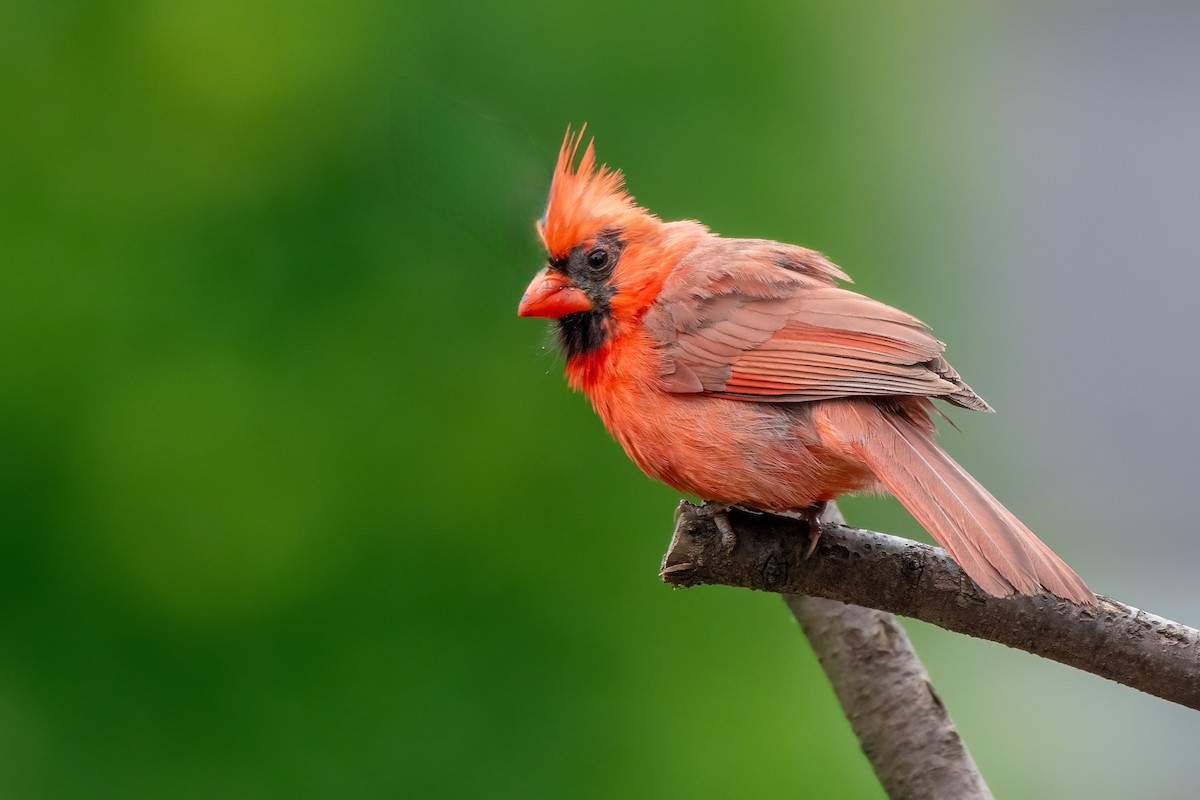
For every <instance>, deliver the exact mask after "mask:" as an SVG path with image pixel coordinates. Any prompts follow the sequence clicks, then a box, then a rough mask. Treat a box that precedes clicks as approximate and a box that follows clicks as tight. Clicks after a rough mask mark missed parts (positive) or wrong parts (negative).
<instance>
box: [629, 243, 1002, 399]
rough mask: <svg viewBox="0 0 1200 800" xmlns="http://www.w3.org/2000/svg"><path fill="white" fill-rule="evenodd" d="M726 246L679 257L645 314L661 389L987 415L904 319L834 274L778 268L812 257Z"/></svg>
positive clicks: (938, 349) (765, 247)
mask: <svg viewBox="0 0 1200 800" xmlns="http://www.w3.org/2000/svg"><path fill="white" fill-rule="evenodd" d="M718 241H719V242H729V241H731V240H718ZM734 241H736V242H738V244H737V245H736V246H734V247H732V249H729V248H724V249H723V248H721V247H718V246H715V245H714V246H712V247H710V248H708V249H704V250H701V251H700V252H698V253H697V254H696V255H695V256H693V257H689V258H687V259H684V261H683V262H681V264H680V265H679V267H677V268H676V270H675V271H674V272H673V273H672V276H671V277H670V278H669V279H668V281H667V283H666V284H665V285H664V287H663V289H662V291H661V292H660V295H659V300H658V301H657V302H656V303H655V305H654V306H653V307H652V308H651V309H650V311H649V312H647V316H646V327H647V329H648V330H649V331H650V332H651V333H652V335H653V336H654V337H655V338H656V339H657V340H658V343H659V345H660V349H661V353H662V355H663V369H662V372H661V381H662V386H663V388H664V389H665V390H667V391H670V392H681V393H696V392H707V393H712V394H720V395H726V396H729V397H734V398H737V399H741V400H749V401H758V402H805V401H810V400H819V399H827V398H833V397H851V396H871V395H921V396H926V397H942V398H944V399H946V400H948V401H949V402H951V403H955V404H957V405H961V406H964V407H966V408H975V409H979V410H990V409H989V407H988V405H987V403H985V402H984V401H983V399H982V398H980V397H979V396H978V395H977V394H975V392H974V391H973V390H972V389H971V388H970V387H969V386H967V385H966V384H965V383H963V381H962V379H961V378H959V376H958V373H957V372H955V371H954V369H953V368H952V367H951V366H950V365H949V364H948V363H947V362H946V360H945V359H944V358H943V357H942V352H943V350H944V349H945V345H943V344H942V343H941V342H940V341H938V340H937V339H936V338H934V337H933V336H932V335H931V334H930V333H929V328H928V326H927V325H925V323H923V322H921V321H920V320H919V319H917V318H916V317H914V316H912V315H910V314H906V313H905V312H903V311H900V310H899V309H896V308H892V307H891V306H888V305H886V304H884V303H881V302H879V301H878V300H873V299H871V298H869V297H866V296H864V295H860V294H857V293H855V292H852V291H850V290H848V289H843V288H840V287H838V286H836V285H834V284H833V278H834V277H842V275H841V273H840V272H836V273H835V272H832V271H831V270H830V269H827V268H824V267H822V269H821V270H819V271H813V270H805V269H799V268H794V267H792V266H789V264H792V263H795V262H797V261H798V260H800V259H802V258H807V257H809V256H805V255H804V254H811V252H812V251H805V250H803V249H802V248H794V250H796V251H799V255H795V256H794V257H792V261H788V260H787V259H786V258H784V257H783V256H781V255H780V254H781V252H784V251H783V250H781V249H780V248H786V246H783V245H777V244H775V243H759V242H757V241H756V240H734ZM787 252H791V251H790V250H788V251H787ZM822 263H826V264H827V263H828V262H822ZM832 269H833V270H836V268H835V267H834V268H832Z"/></svg>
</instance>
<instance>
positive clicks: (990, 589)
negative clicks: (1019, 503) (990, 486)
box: [847, 404, 1096, 605]
mask: <svg viewBox="0 0 1200 800" xmlns="http://www.w3.org/2000/svg"><path fill="white" fill-rule="evenodd" d="M856 405H857V404H856ZM847 410H852V411H853V412H854V413H853V414H852V415H848V416H853V417H856V418H857V420H858V422H859V424H860V425H861V426H862V429H861V430H860V431H859V433H860V434H861V435H859V436H854V437H852V439H851V441H852V444H851V446H852V448H853V449H854V450H855V452H856V453H857V454H858V455H859V456H860V457H861V458H862V459H863V460H864V461H865V462H866V463H867V465H868V466H869V467H870V468H871V471H872V472H874V473H875V475H876V476H877V477H878V478H879V480H880V482H881V483H882V484H883V485H884V486H885V487H887V489H888V491H889V492H891V493H892V494H893V495H895V496H896V499H898V500H899V501H900V502H901V504H903V505H904V507H905V508H907V509H908V511H909V513H911V514H912V515H913V516H914V517H916V519H917V521H918V522H920V523H921V525H923V526H924V527H925V529H926V530H927V531H929V533H930V534H931V535H932V536H933V538H934V539H936V540H937V541H938V543H939V544H941V545H942V547H944V548H946V551H947V552H948V553H949V554H950V556H951V557H952V558H953V559H954V560H955V561H956V562H958V564H959V565H960V566H961V567H962V568H963V569H964V570H965V571H966V573H967V574H968V575H970V576H971V578H972V579H973V580H974V581H975V582H976V583H977V584H979V586H980V588H982V589H983V590H984V591H985V592H987V593H988V594H992V595H996V596H998V597H1007V596H1009V595H1012V594H1037V593H1038V592H1039V591H1041V589H1042V588H1043V587H1044V588H1045V589H1048V590H1049V591H1050V592H1052V593H1054V594H1056V595H1058V596H1059V597H1063V598H1066V599H1068V600H1072V601H1074V602H1076V603H1080V604H1083V605H1092V604H1094V603H1095V602H1096V597H1095V595H1094V594H1092V592H1091V590H1089V589H1088V588H1087V585H1086V584H1084V582H1083V580H1082V579H1081V578H1080V577H1079V576H1078V575H1076V574H1075V572H1074V570H1072V569H1071V568H1070V567H1068V566H1067V565H1066V564H1065V563H1064V562H1063V560H1062V559H1060V558H1059V557H1058V556H1057V555H1055V554H1054V552H1053V551H1052V550H1051V549H1050V548H1049V547H1047V546H1046V545H1045V544H1044V543H1043V542H1042V540H1041V539H1039V538H1038V537H1037V536H1035V535H1034V533H1033V532H1032V531H1031V530H1029V528H1027V527H1025V525H1024V524H1023V523H1022V522H1021V521H1020V520H1019V519H1017V518H1016V516H1014V515H1013V514H1012V512H1010V511H1009V510H1008V509H1006V508H1005V507H1004V506H1003V505H1001V504H1000V501H998V500H997V499H996V498H995V497H993V496H992V495H991V493H990V492H988V490H987V489H985V488H983V486H982V485H980V483H979V482H978V481H977V480H975V479H974V478H973V477H971V475H970V474H969V473H968V472H967V471H966V470H965V469H963V468H962V467H961V466H959V465H958V463H957V462H955V461H954V459H952V458H951V457H950V456H949V455H948V454H947V453H946V451H944V450H942V448H941V447H939V446H938V444H937V442H935V441H934V440H933V437H932V435H931V434H930V433H929V432H928V431H927V430H925V429H924V428H922V427H921V426H919V425H917V424H914V423H913V422H912V421H910V420H909V419H906V418H905V417H904V416H901V415H898V414H894V413H891V412H888V411H884V410H883V409H879V408H877V407H868V408H864V407H863V406H862V405H857V408H854V409H847Z"/></svg>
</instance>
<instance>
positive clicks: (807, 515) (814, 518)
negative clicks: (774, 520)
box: [775, 500, 829, 561]
mask: <svg viewBox="0 0 1200 800" xmlns="http://www.w3.org/2000/svg"><path fill="white" fill-rule="evenodd" d="M827 505H829V501H828V500H818V501H817V502H815V503H813V504H812V505H811V506H809V507H808V508H802V509H800V510H799V511H777V512H775V514H776V515H777V516H780V517H787V518H788V519H799V520H803V521H805V522H807V523H808V548H807V549H805V551H804V560H805V561H807V560H808V559H809V558H811V557H812V554H813V552H814V551H815V550H816V549H817V542H819V541H821V515H822V514H824V513H825V506H827Z"/></svg>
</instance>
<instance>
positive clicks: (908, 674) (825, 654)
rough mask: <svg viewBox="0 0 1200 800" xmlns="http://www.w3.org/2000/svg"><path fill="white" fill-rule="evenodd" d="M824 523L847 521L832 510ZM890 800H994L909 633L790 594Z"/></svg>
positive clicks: (870, 614) (880, 618) (881, 617)
mask: <svg viewBox="0 0 1200 800" xmlns="http://www.w3.org/2000/svg"><path fill="white" fill-rule="evenodd" d="M825 518H826V519H832V520H836V521H838V522H841V521H842V519H841V513H840V512H839V511H838V509H837V506H836V505H834V504H830V506H829V508H828V509H827V510H826V514H825ZM784 600H786V601H787V604H788V608H790V609H791V611H792V614H794V615H795V617H796V621H797V622H799V623H800V627H801V628H802V629H803V630H804V635H805V636H807V637H808V641H809V643H810V644H811V645H812V648H813V652H814V653H816V655H817V659H818V660H819V661H820V662H821V666H822V667H823V668H824V669H825V674H826V675H828V676H829V682H830V683H831V684H832V685H833V691H834V693H835V694H836V695H837V698H838V702H839V703H841V706H842V710H843V711H844V712H845V714H846V718H847V719H848V720H849V721H850V727H851V728H853V729H854V735H855V736H857V737H858V741H859V744H860V745H861V746H862V750H863V753H864V754H865V755H866V756H867V760H868V761H870V762H871V767H872V768H873V769H874V770H875V775H876V777H878V778H879V782H880V784H882V786H883V788H884V791H886V792H887V795H888V797H897V798H899V797H903V798H926V797H927V798H934V797H948V798H949V797H952V798H955V799H956V800H991V798H992V793H991V792H990V791H989V790H988V787H987V784H986V783H984V780H983V776H982V775H980V774H979V769H978V767H976V766H975V762H974V760H973V759H972V758H971V754H970V753H968V752H967V748H966V745H964V744H963V741H962V739H961V738H959V735H958V731H957V730H956V729H955V727H954V722H953V721H952V720H951V719H950V715H949V714H948V713H947V712H946V708H945V706H943V705H942V701H941V699H940V698H939V697H938V696H937V692H936V691H934V688H933V684H932V683H931V682H930V680H929V674H928V673H927V672H926V671H925V666H924V665H923V664H922V663H921V659H919V658H918V657H917V653H916V651H915V650H913V646H912V643H911V642H910V641H909V640H908V634H907V633H906V632H905V630H904V628H903V627H901V625H900V623H899V621H898V620H897V619H896V618H895V617H893V616H892V615H891V614H888V613H885V612H883V611H876V610H874V609H870V608H863V607H862V606H855V605H847V604H846V603H840V602H838V601H837V600H826V599H825V598H822V597H805V596H802V595H794V594H789V595H784Z"/></svg>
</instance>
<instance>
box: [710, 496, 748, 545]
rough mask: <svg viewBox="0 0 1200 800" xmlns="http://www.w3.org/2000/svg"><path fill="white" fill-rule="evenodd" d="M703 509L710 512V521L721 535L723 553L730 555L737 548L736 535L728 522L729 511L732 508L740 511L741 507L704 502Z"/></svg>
mask: <svg viewBox="0 0 1200 800" xmlns="http://www.w3.org/2000/svg"><path fill="white" fill-rule="evenodd" d="M704 507H705V508H707V509H711V510H712V521H713V524H714V525H716V526H717V530H718V531H720V533H721V545H722V546H723V547H724V548H725V552H727V553H732V552H733V548H735V547H737V533H736V532H735V531H734V530H733V525H731V524H730V522H729V511H730V509H733V508H739V509H740V508H741V506H731V505H729V504H728V503H718V502H716V501H715V500H705V501H704Z"/></svg>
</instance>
